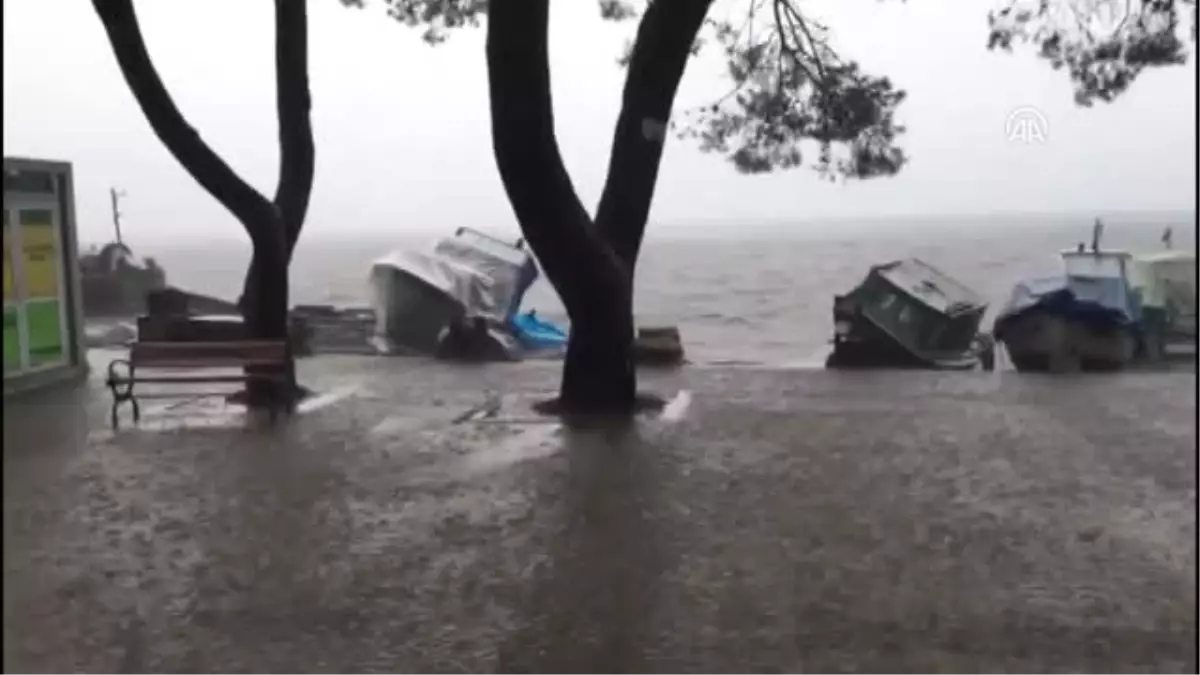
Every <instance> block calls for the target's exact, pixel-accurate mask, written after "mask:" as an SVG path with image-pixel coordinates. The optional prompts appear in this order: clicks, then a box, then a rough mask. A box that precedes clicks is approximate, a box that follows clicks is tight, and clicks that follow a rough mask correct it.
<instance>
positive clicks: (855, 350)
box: [825, 258, 987, 370]
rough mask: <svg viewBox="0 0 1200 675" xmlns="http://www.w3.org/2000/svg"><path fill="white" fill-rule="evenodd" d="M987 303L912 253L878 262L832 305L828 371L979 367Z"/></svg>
mask: <svg viewBox="0 0 1200 675" xmlns="http://www.w3.org/2000/svg"><path fill="white" fill-rule="evenodd" d="M986 311H987V303H986V302H985V301H984V300H983V299H982V297H980V296H979V295H978V294H977V293H976V292H975V291H973V290H971V289H970V288H968V287H966V286H965V285H963V284H961V283H959V282H958V281H956V280H954V279H953V278H951V277H950V276H948V275H946V274H945V273H943V272H942V271H941V270H938V269H937V268H935V267H933V266H932V265H930V264H929V263H926V262H924V261H922V260H919V259H917V258H908V259H905V260H896V261H893V262H889V263H886V264H883V265H875V266H873V267H872V268H871V269H870V271H869V272H868V273H867V277H866V278H865V279H864V280H863V281H862V283H860V284H859V285H858V286H857V287H855V288H854V289H853V290H852V291H850V292H849V293H847V294H845V295H840V296H836V297H835V298H834V303H833V320H834V339H833V352H832V353H831V354H830V356H829V358H828V360H827V361H826V364H825V365H826V367H828V368H869V367H876V368H888V367H892V368H898V367H908V368H930V369H939V370H970V369H973V368H976V367H977V366H979V365H980V346H979V345H980V337H979V325H980V323H981V322H982V321H983V315H984V312H986Z"/></svg>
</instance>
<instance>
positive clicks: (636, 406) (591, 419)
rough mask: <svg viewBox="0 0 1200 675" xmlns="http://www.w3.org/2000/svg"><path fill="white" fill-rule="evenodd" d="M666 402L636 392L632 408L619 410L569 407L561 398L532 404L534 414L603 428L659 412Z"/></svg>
mask: <svg viewBox="0 0 1200 675" xmlns="http://www.w3.org/2000/svg"><path fill="white" fill-rule="evenodd" d="M666 405H667V402H666V401H665V400H664V399H663V398H661V397H660V396H657V395H655V394H650V393H646V392H638V394H637V395H636V396H635V398H634V401H633V407H632V408H628V407H625V406H622V407H621V408H619V409H614V408H610V409H597V408H591V409H581V407H580V406H579V405H571V404H569V403H567V402H565V401H563V399H562V398H561V397H555V398H552V399H547V400H545V401H538V402H537V403H534V404H533V410H534V412H536V413H538V414H539V415H546V416H547V417H558V418H560V419H562V420H563V421H564V422H567V423H568V424H570V425H572V426H576V425H580V426H596V425H599V426H605V425H608V424H614V423H621V422H628V421H630V420H633V419H635V418H637V417H638V416H639V415H646V414H654V413H658V412H661V411H662V409H663V408H665V407H666Z"/></svg>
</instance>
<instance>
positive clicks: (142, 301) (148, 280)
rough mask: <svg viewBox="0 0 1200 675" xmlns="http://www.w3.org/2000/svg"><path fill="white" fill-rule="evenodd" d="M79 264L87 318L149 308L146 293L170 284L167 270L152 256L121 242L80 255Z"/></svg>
mask: <svg viewBox="0 0 1200 675" xmlns="http://www.w3.org/2000/svg"><path fill="white" fill-rule="evenodd" d="M79 268H80V286H81V288H82V290H83V313H84V316H85V317H87V318H113V317H133V316H137V315H138V314H142V313H143V312H145V311H146V294H147V293H149V292H151V291H155V290H161V289H163V288H166V286H167V275H166V272H165V271H164V270H163V269H162V268H161V267H159V266H158V264H157V263H156V262H155V261H154V259H153V258H146V259H144V260H139V259H137V258H136V257H135V256H134V255H133V252H132V251H131V250H130V249H129V247H128V246H126V245H125V244H122V243H119V242H111V243H108V244H105V245H104V246H103V247H102V248H100V249H99V250H93V251H91V252H88V253H85V254H84V255H82V256H80V259H79Z"/></svg>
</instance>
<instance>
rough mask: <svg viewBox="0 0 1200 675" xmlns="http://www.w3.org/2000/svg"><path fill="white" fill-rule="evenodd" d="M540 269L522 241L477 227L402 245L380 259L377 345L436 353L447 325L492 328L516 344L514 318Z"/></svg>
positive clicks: (499, 338)
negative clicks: (417, 245) (418, 245)
mask: <svg viewBox="0 0 1200 675" xmlns="http://www.w3.org/2000/svg"><path fill="white" fill-rule="evenodd" d="M537 277H538V268H537V263H536V262H535V261H534V259H533V256H532V255H530V253H529V252H528V251H527V250H526V248H525V246H524V244H523V242H522V241H520V240H518V241H516V242H515V243H511V244H510V243H508V242H506V241H502V240H500V239H496V238H494V237H491V236H488V235H486V234H483V233H481V232H478V231H476V230H472V229H470V228H465V227H464V228H459V229H458V231H457V232H455V234H454V236H452V237H447V238H444V239H440V240H438V241H437V242H436V243H434V245H433V246H432V247H431V248H429V249H425V250H412V249H402V250H397V251H393V252H391V253H389V254H388V255H386V256H384V257H382V258H380V259H379V260H376V261H375V262H374V264H373V265H372V266H371V272H370V280H369V283H370V286H371V296H372V307H373V309H374V310H375V317H376V319H375V321H376V325H375V331H374V333H375V335H374V339H373V342H374V343H375V345H376V348H377V349H378V350H379V351H381V352H383V353H389V354H397V353H399V354H404V353H409V354H411V353H416V354H437V353H439V345H440V344H442V342H443V338H444V337H445V331H447V330H450V329H455V330H457V329H458V328H459V327H464V326H468V332H470V331H471V330H474V329H473V328H469V326H479V325H484V326H486V330H487V331H489V333H491V336H490V339H491V340H492V341H493V342H499V343H503V349H506V350H509V351H514V350H519V349H520V345H519V344H509V343H511V342H512V341H513V340H514V339H515V338H514V336H513V328H512V326H513V318H514V316H515V315H516V313H517V310H518V309H519V308H520V304H521V300H522V298H523V297H524V295H525V292H526V291H527V290H528V289H529V287H530V286H531V285H532V284H533V282H534V281H536V280H537Z"/></svg>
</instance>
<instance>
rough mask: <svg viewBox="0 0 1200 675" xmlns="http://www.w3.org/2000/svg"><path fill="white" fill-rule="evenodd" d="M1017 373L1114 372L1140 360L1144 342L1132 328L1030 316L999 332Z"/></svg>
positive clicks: (1013, 319)
mask: <svg viewBox="0 0 1200 675" xmlns="http://www.w3.org/2000/svg"><path fill="white" fill-rule="evenodd" d="M996 339H997V340H998V341H999V342H1000V343H1001V344H1003V345H1004V349H1005V351H1006V352H1007V353H1008V357H1009V360H1010V361H1011V362H1012V365H1013V367H1014V368H1015V369H1016V370H1017V371H1020V372H1045V373H1062V372H1075V371H1084V372H1112V371H1117V370H1122V369H1123V368H1125V367H1127V366H1128V365H1129V364H1130V363H1131V362H1132V361H1133V359H1134V358H1135V356H1136V354H1137V351H1138V344H1139V341H1138V339H1137V336H1136V335H1135V334H1134V331H1133V330H1132V326H1129V325H1120V324H1115V323H1108V324H1103V323H1095V322H1087V321H1083V320H1080V319H1078V318H1073V317H1069V316H1065V315H1062V314H1057V313H1053V312H1050V311H1046V310H1037V309H1035V310H1031V311H1028V312H1024V313H1022V314H1020V315H1018V316H1013V317H1010V318H1009V319H1008V320H1007V321H1006V322H1005V323H1004V325H1003V329H1002V330H1001V329H999V328H998V329H997V333H996Z"/></svg>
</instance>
